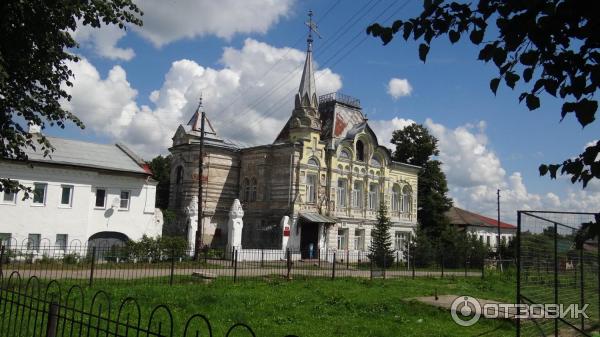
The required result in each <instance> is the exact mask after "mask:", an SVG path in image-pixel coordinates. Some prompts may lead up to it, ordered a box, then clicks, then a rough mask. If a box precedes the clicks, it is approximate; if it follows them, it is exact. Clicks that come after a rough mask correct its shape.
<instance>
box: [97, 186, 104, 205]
mask: <svg viewBox="0 0 600 337" xmlns="http://www.w3.org/2000/svg"><path fill="white" fill-rule="evenodd" d="M95 206H96V207H97V208H104V207H105V206H106V190H105V189H103V188H97V189H96V204H95Z"/></svg>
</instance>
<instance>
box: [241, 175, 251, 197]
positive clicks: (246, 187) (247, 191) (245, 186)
mask: <svg viewBox="0 0 600 337" xmlns="http://www.w3.org/2000/svg"><path fill="white" fill-rule="evenodd" d="M242 188H243V189H244V197H243V198H244V201H250V180H248V178H245V179H244V183H243V184H242Z"/></svg>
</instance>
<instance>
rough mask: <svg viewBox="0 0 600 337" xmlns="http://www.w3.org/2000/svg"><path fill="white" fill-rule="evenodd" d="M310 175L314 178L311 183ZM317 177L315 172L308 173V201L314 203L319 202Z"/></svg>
mask: <svg viewBox="0 0 600 337" xmlns="http://www.w3.org/2000/svg"><path fill="white" fill-rule="evenodd" d="M309 177H310V178H314V180H313V182H312V184H310V183H309ZM317 177H318V175H317V174H315V173H307V174H306V184H305V185H306V203H308V204H314V203H316V202H317Z"/></svg>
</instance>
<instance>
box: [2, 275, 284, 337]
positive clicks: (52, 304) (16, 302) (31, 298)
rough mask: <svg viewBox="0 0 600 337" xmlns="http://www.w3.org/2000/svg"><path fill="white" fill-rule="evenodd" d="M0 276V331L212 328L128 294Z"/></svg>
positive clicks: (167, 336) (115, 332)
mask: <svg viewBox="0 0 600 337" xmlns="http://www.w3.org/2000/svg"><path fill="white" fill-rule="evenodd" d="M0 281H1V282H0V313H1V314H0V335H1V336H7V337H8V336H10V337H21V336H22V337H66V336H69V337H73V336H86V337H97V336H114V337H129V336H148V337H150V336H154V337H174V336H181V337H188V336H189V337H191V336H196V337H198V336H213V327H212V326H211V324H210V321H209V320H208V318H207V317H206V316H204V315H202V314H195V315H192V316H190V317H188V318H187V319H186V320H179V318H178V317H174V315H173V313H172V312H171V310H170V309H169V308H168V307H167V306H166V305H158V306H156V307H154V308H153V309H152V310H150V311H148V310H145V309H144V308H141V307H140V305H139V304H138V302H137V301H136V300H135V299H134V298H132V297H128V298H125V299H123V300H121V301H118V302H115V301H114V300H112V299H111V297H110V295H109V294H107V293H106V292H104V291H102V290H100V291H97V292H95V293H93V294H87V293H86V290H85V288H82V287H80V286H79V285H74V286H71V287H70V288H69V289H68V290H66V292H63V290H62V288H61V285H60V283H59V282H57V281H51V282H49V283H47V284H46V283H42V282H41V281H40V280H39V279H38V278H37V277H35V276H32V277H29V278H28V279H22V278H21V275H20V274H19V273H18V272H13V273H11V274H10V275H9V276H8V277H3V274H1V273H0ZM223 331H225V330H223ZM219 335H220V334H219ZM224 336H226V337H229V336H231V337H233V336H256V334H255V333H254V331H253V330H252V328H251V327H250V326H248V325H246V324H244V323H237V324H234V325H233V326H231V327H230V328H229V329H228V330H227V332H226V333H225V334H224ZM289 336H292V335H288V337H289Z"/></svg>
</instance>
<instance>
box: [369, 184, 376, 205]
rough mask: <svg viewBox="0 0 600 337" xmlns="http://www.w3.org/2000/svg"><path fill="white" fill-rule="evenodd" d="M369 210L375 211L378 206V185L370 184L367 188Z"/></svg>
mask: <svg viewBox="0 0 600 337" xmlns="http://www.w3.org/2000/svg"><path fill="white" fill-rule="evenodd" d="M368 203H369V209H372V210H373V209H377V207H378V206H379V205H378V204H379V185H378V184H371V185H370V186H369V200H368Z"/></svg>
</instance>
